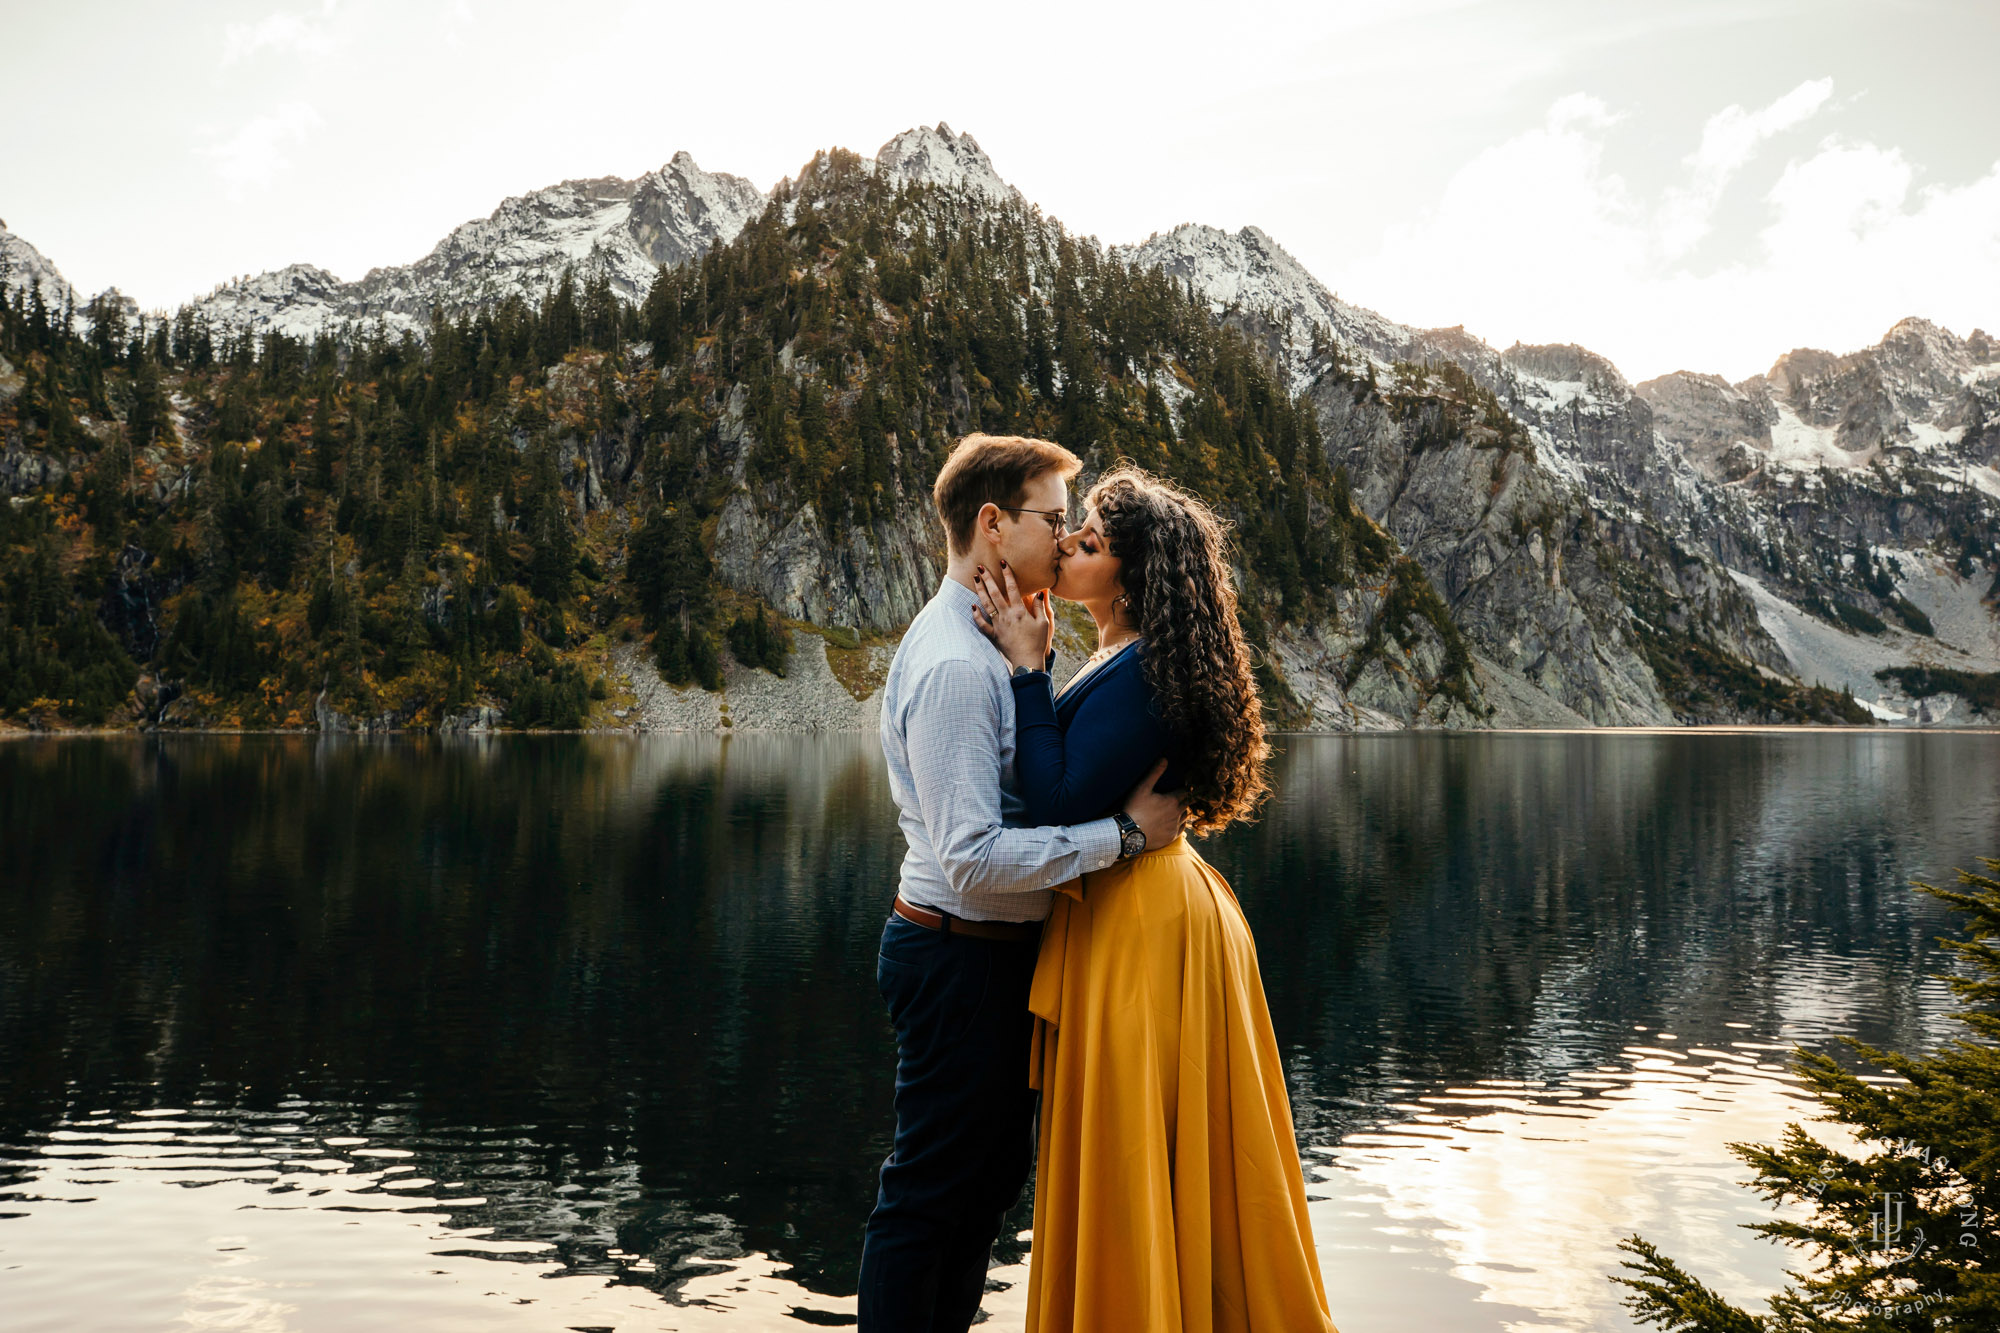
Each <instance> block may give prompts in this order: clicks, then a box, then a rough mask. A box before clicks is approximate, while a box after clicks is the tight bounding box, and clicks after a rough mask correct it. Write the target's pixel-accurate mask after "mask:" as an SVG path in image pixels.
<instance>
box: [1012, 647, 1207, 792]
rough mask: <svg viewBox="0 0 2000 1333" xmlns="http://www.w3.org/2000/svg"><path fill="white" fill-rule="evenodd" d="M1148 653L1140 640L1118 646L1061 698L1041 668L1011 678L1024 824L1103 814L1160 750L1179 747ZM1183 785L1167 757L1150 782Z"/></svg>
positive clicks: (1164, 787) (1163, 787) (1162, 787)
mask: <svg viewBox="0 0 2000 1333" xmlns="http://www.w3.org/2000/svg"><path fill="white" fill-rule="evenodd" d="M1145 651H1146V645H1145V644H1143V643H1134V644H1132V645H1130V646H1129V647H1127V648H1124V649H1122V650H1121V651H1120V652H1119V653H1118V655H1117V656H1115V657H1113V658H1112V659H1111V660H1110V661H1109V662H1106V663H1105V664H1104V665H1103V666H1100V667H1098V668H1097V669H1096V670H1094V671H1092V672H1091V673H1090V674H1089V675H1087V676H1085V677H1084V678H1083V679H1082V680H1080V681H1078V682H1077V683H1076V684H1075V685H1074V686H1072V687H1071V688H1070V689H1068V690H1066V691H1064V693H1063V696H1062V698H1061V699H1060V700H1058V699H1057V698H1056V697H1055V694H1054V688H1053V684H1052V682H1051V681H1050V679H1049V677H1048V675H1047V673H1045V672H1036V673H1034V674H1031V675H1024V676H1016V677H1014V678H1013V681H1012V684H1013V687H1014V772H1015V777H1016V779H1017V781H1016V786H1017V788H1018V790H1019V791H1020V793H1021V796H1022V798H1023V799H1024V800H1026V801H1027V803H1028V814H1027V819H1026V821H1025V822H1026V823H1027V824H1029V825H1030V826H1036V827H1039V826H1043V825H1049V824H1085V823H1088V822H1090V821H1091V820H1093V819H1102V818H1104V817H1105V816H1107V815H1110V814H1112V813H1114V812H1115V811H1117V810H1119V809H1121V808H1122V807H1123V806H1124V803H1125V797H1126V796H1127V795H1128V794H1129V793H1130V792H1131V790H1132V788H1133V787H1135V786H1137V785H1138V782H1139V779H1140V778H1142V777H1144V776H1146V770H1147V769H1149V768H1151V767H1152V766H1153V764H1154V763H1155V762H1156V761H1157V760H1158V759H1159V758H1160V756H1162V755H1174V754H1176V753H1177V751H1178V747H1177V746H1176V745H1175V743H1174V737H1173V734H1172V733H1171V732H1170V731H1169V730H1168V729H1167V725H1166V723H1165V722H1163V721H1161V720H1160V715H1159V711H1158V709H1157V707H1156V705H1155V701H1154V698H1153V691H1152V687H1151V686H1150V685H1148V684H1147V683H1146V672H1145V659H1144V657H1143V654H1144V653H1145ZM1180 785H1181V775H1180V772H1179V766H1178V765H1177V764H1172V763H1170V764H1169V765H1168V766H1167V771H1166V772H1165V773H1164V774H1162V775H1161V777H1160V780H1159V781H1158V782H1156V783H1154V784H1153V786H1154V789H1155V790H1156V791H1173V790H1175V789H1176V788H1177V787H1179V786H1180Z"/></svg>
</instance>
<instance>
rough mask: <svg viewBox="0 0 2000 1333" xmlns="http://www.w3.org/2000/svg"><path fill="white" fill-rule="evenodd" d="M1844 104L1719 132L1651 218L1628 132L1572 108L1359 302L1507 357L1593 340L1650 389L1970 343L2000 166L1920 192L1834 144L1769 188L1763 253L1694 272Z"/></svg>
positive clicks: (1431, 222)
mask: <svg viewBox="0 0 2000 1333" xmlns="http://www.w3.org/2000/svg"><path fill="white" fill-rule="evenodd" d="M1830 93H1831V88H1830V86H1828V84H1827V81H1824V80H1815V81H1813V82H1811V83H1807V84H1802V85H1800V87H1799V88H1797V89H1794V90H1793V91H1792V92H1790V93H1788V94H1786V95H1785V96H1784V97H1782V98H1780V99H1778V100H1777V101H1776V102H1773V103H1772V104H1771V105H1770V106H1767V107H1765V108H1763V109H1761V110H1759V111H1755V112H1744V111H1742V110H1741V109H1740V108H1736V107H1732V108H1730V109H1728V110H1726V111H1723V112H1721V113H1719V114H1717V115H1715V116H1712V117H1710V118H1709V120H1708V122H1707V126H1706V128H1705V129H1704V131H1703V134H1702V140H1701V146H1700V147H1699V148H1697V149H1696V150H1695V152H1694V153H1693V154H1691V155H1690V156H1689V157H1688V158H1686V159H1685V160H1684V163H1683V165H1684V166H1685V167H1686V168H1687V171H1688V177H1687V179H1686V181H1685V182H1684V183H1682V184H1680V185H1677V186H1675V187H1673V188H1670V189H1668V190H1666V191H1664V192H1663V193H1662V194H1661V196H1660V197H1659V199H1658V201H1657V202H1656V203H1654V204H1651V205H1647V204H1644V203H1642V202H1641V201H1639V200H1636V199H1635V198H1634V197H1633V194H1632V191H1631V190H1630V188H1629V187H1628V185H1627V183H1626V181H1625V180H1624V179H1623V178H1622V177H1621V176H1619V175H1618V174H1617V173H1616V172H1614V171H1612V170H1610V169H1609V167H1608V166H1607V164H1606V161H1605V144H1606V132H1607V130H1608V129H1609V128H1610V127H1611V126H1612V125H1613V124H1614V123H1615V122H1616V119H1617V117H1616V115H1615V114H1614V113H1613V112H1612V111H1611V109H1610V108H1608V107H1606V106H1605V105H1604V104H1603V103H1602V102H1599V101H1597V100H1596V99H1594V98H1589V97H1582V96H1578V95H1572V96H1569V97H1565V98H1563V99H1561V100H1560V101H1558V102H1556V103H1555V104H1554V105H1552V106H1551V107H1550V109H1549V112H1548V114H1547V117H1546V119H1545V121H1544V123H1543V125H1542V126H1540V127H1539V128H1536V129H1533V130H1530V131H1527V132H1526V133H1523V134H1520V135H1517V136H1515V137H1514V138H1511V139H1508V140H1506V141H1505V142H1503V143H1501V144H1498V145H1495V146H1494V147H1491V148H1488V149H1486V150H1485V151H1483V152H1481V153H1479V154H1478V155H1477V156H1475V157H1474V158H1473V159H1472V160H1471V161H1469V162H1467V163H1466V164H1465V165H1464V166H1463V167H1461V168H1460V169H1459V170H1458V172H1457V173H1456V174H1455V175H1454V176H1453V177H1452V178H1451V180H1450V181H1449V183H1448V184H1447V185H1446V186H1445V188H1444V191H1443V193H1442V196H1441V198H1440V200H1439V202H1438V205H1437V207H1436V208H1435V209H1434V210H1432V211H1431V212H1429V213H1428V214H1426V215H1425V216H1424V217H1422V218H1421V219H1419V220H1418V221H1417V222H1415V223H1414V224H1411V225H1408V226H1403V227H1397V228H1391V229H1390V230H1389V231H1388V232H1387V233H1386V234H1385V237H1384V241H1383V244H1382V247H1381V250H1380V251H1379V252H1378V253H1377V254H1376V255H1375V256H1374V257H1373V258H1372V259H1371V260H1369V261H1366V262H1365V263H1363V264H1362V265H1360V266H1358V267H1357V269H1356V270H1355V271H1354V273H1353V275H1352V279H1351V280H1350V282H1349V283H1348V284H1346V285H1347V286H1348V287H1349V291H1348V293H1347V294H1348V295H1349V296H1350V299H1360V300H1363V301H1365V302H1366V303H1367V304H1369V305H1372V306H1374V307H1375V308H1377V309H1380V310H1382V311H1383V312H1384V313H1385V314H1388V315H1390V316H1392V317H1394V318H1398V319H1404V320H1407V321H1409V322H1412V323H1417V324H1429V325H1438V324H1456V323H1461V322H1462V323H1464V324H1465V325H1466V327H1467V328H1468V329H1469V330H1471V331H1472V332H1474V333H1476V334H1479V335H1481V336H1483V337H1485V338H1487V339H1488V340H1489V341H1492V342H1495V343H1497V344H1501V345H1504V344H1506V343H1508V342H1510V341H1514V340H1516V339H1519V340H1521V341H1524V342H1579V343H1583V344H1584V345H1586V346H1589V347H1592V348H1594V349H1595V350H1597V351H1599V352H1602V353H1603V354H1605V355H1607V356H1609V357H1611V359H1612V360H1613V361H1615V362H1616V363H1617V364H1618V366H1619V368H1620V369H1621V370H1623V371H1624V372H1625V373H1626V374H1627V375H1629V376H1631V377H1632V378H1634V379H1644V378H1649V377H1651V376H1654V375H1659V374H1664V373H1665V372H1667V371H1670V370H1679V369H1687V370H1706V371H1717V372H1720V373H1722V374H1724V375H1727V376H1728V377H1729V378H1731V379H1740V378H1743V377H1744V376H1747V375H1751V374H1755V373H1757V372H1758V371H1761V370H1763V369H1765V368H1766V367H1768V366H1769V365H1770V363H1771V361H1772V360H1773V359H1774V358H1775V357H1776V356H1778V355H1779V354H1780V353H1782V352H1785V351H1788V350H1790V349H1791V348H1794V347H1801V346H1812V347H1824V348H1827V349H1829V350H1832V351H1836V352H1844V351H1850V350H1853V349H1855V348H1859V347H1864V346H1867V345H1869V344H1871V343H1873V342H1875V341H1876V340H1877V339H1879V338H1880V337H1881V336H1882V334H1883V333H1884V332H1886V331H1887V330H1888V328H1889V327H1890V326H1891V325H1892V324H1894V323H1895V322H1896V321H1897V320H1898V319H1901V318H1903V317H1905V316H1908V315H1922V316H1924V317H1926V318H1929V319H1932V320H1935V321H1937V322H1939V323H1941V324H1944V325H1946V326H1947V327H1950V328H1953V329H1956V330H1957V331H1958V332H1960V333H1966V332H1969V331H1970V329H1971V328H1972V327H1974V326H1975V325H1983V326H1984V327H1986V328H1989V329H1991V328H1994V327H1995V326H1996V325H2000V163H1996V164H1995V165H1994V167H1993V168H1992V170H1991V171H1989V172H1988V173H1987V174H1986V175H1985V176H1983V177H1981V178H1979V179H1977V180H1974V181H1971V182H1969V183H1966V184H1963V185H1956V186H1943V185H1933V186H1929V187H1925V188H1918V187H1917V178H1918V174H1919V173H1918V171H1917V169H1916V167H1915V166H1913V165H1912V164H1911V163H1910V162H1909V161H1907V160H1906V159H1905V158H1904V156H1903V155H1902V153H1901V152H1900V151H1898V150H1897V149H1894V148H1883V147H1880V146H1877V145H1875V144H1872V143H1865V142H1859V143H1857V142H1847V141H1842V140H1839V139H1833V138H1829V139H1826V140H1823V141H1822V142H1821V143H1820V144H1819V145H1818V146H1817V147H1816V148H1814V149H1813V150H1811V151H1810V152H1809V154H1808V155H1806V156H1804V157H1801V158H1795V159H1793V160H1792V161H1791V162H1790V163H1789V164H1788V165H1787V166H1786V167H1785V168H1784V169H1783V171H1782V173H1781V174H1780V175H1779V176H1778V178H1777V180H1776V182H1775V183H1774V184H1772V185H1770V186H1769V187H1768V188H1767V190H1766V192H1765V194H1764V196H1763V203H1764V206H1765V209H1766V221H1765V224H1764V226H1763V227H1762V229H1761V231H1760V232H1759V233H1758V234H1757V237H1756V240H1755V243H1754V244H1753V245H1752V246H1751V247H1750V252H1749V253H1748V254H1747V255H1745V256H1744V257H1743V258H1740V259H1738V260H1736V261H1734V262H1731V263H1727V264H1722V265H1719V266H1716V267H1712V268H1709V269H1707V270H1700V269H1697V268H1694V267H1691V266H1690V265H1689V264H1688V263H1687V262H1686V256H1687V248H1688V245H1689V242H1688V239H1687V238H1688V234H1689V230H1690V228H1691V226H1693V224H1694V222H1695V221H1698V222H1699V224H1700V227H1701V228H1702V229H1706V226H1707V218H1708V215H1709V214H1710V213H1711V212H1712V211H1713V208H1714V201H1715V200H1716V199H1717V198H1719V197H1720V194H1721V189H1722V185H1723V184H1725V183H1726V182H1727V180H1728V179H1729V178H1730V177H1731V176H1732V175H1733V174H1734V173H1736V172H1738V171H1740V170H1741V169H1742V167H1743V166H1744V165H1745V164H1747V163H1748V162H1749V161H1750V160H1751V159H1752V157H1753V156H1754V155H1755V153H1756V151H1757V148H1758V146H1759V145H1760V144H1761V143H1763V142H1765V141H1766V140H1768V139H1769V138H1770V137H1771V136H1772V135H1774V134H1777V133H1779V132H1781V131H1782V130H1784V129H1787V128H1790V127H1793V126H1796V125H1798V124H1800V123H1803V122H1804V121H1805V120H1806V119H1808V118H1809V117H1810V116H1811V115H1812V114H1813V113H1814V112H1815V111H1817V110H1818V109H1819V107H1820V106H1822V105H1824V103H1825V101H1826V99H1827V97H1828V96H1829V95H1830Z"/></svg>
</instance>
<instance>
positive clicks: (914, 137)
mask: <svg viewBox="0 0 2000 1333" xmlns="http://www.w3.org/2000/svg"><path fill="white" fill-rule="evenodd" d="M874 170H875V171H877V172H879V173H881V174H882V176H884V177H885V178H886V179H888V180H892V181H895V182H896V183H898V184H911V185H937V186H942V187H943V188H945V189H948V190H960V191H963V192H965V193H967V194H971V195H976V196H978V197H980V198H983V199H987V200H991V201H992V202H994V203H1002V204H1007V203H1015V204H1025V203H1026V202H1027V201H1026V200H1025V199H1023V198H1022V197H1021V192H1020V191H1019V190H1017V189H1015V188H1014V187H1013V186H1011V185H1009V184H1008V183H1007V182H1006V181H1004V180H1002V179H1001V178H1000V173H999V172H997V171H995V170H994V169H993V163H992V160H991V159H989V158H988V157H987V156H986V153H985V150H983V149H982V148H980V146H979V142H978V141H977V140H976V139H974V138H973V137H972V136H971V135H969V134H953V133H952V130H951V126H949V125H947V124H945V123H944V122H943V121H939V122H938V123H937V125H936V127H935V128H931V127H927V126H922V125H920V126H918V127H917V128H916V129H913V130H904V131H903V132H902V133H901V134H899V135H897V136H896V137H895V138H893V139H891V140H889V142H887V143H885V144H883V145H882V147H881V149H880V150H879V151H878V152H877V153H876V154H875V162H874Z"/></svg>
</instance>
